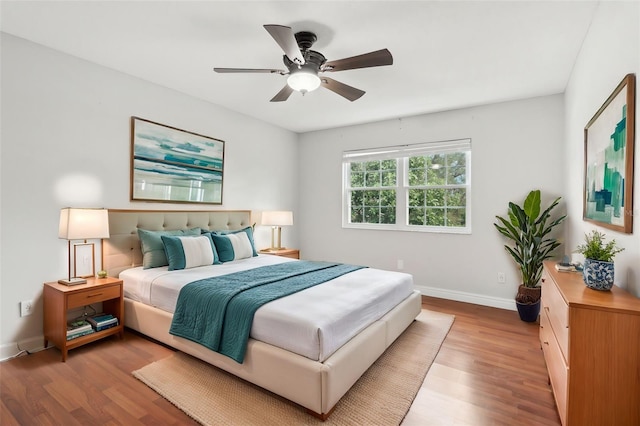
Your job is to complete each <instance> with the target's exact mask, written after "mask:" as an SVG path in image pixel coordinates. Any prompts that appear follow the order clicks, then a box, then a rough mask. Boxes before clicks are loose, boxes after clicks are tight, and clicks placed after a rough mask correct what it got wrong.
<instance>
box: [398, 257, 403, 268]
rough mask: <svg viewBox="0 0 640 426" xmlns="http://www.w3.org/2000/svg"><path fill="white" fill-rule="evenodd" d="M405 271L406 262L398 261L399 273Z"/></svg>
mask: <svg viewBox="0 0 640 426" xmlns="http://www.w3.org/2000/svg"><path fill="white" fill-rule="evenodd" d="M403 269H404V260H400V259H398V271H402V270H403Z"/></svg>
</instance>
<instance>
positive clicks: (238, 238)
mask: <svg viewBox="0 0 640 426" xmlns="http://www.w3.org/2000/svg"><path fill="white" fill-rule="evenodd" d="M209 235H211V239H212V240H213V245H214V246H215V247H216V251H217V252H218V257H219V259H220V261H221V262H230V261H232V260H238V259H246V258H248V257H253V256H254V254H253V253H254V249H253V246H252V244H251V241H250V240H249V236H248V234H247V233H245V232H235V233H229V234H216V233H211V234H209Z"/></svg>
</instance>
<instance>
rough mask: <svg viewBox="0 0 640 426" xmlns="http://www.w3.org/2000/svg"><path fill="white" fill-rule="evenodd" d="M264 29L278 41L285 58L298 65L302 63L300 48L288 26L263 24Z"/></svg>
mask: <svg viewBox="0 0 640 426" xmlns="http://www.w3.org/2000/svg"><path fill="white" fill-rule="evenodd" d="M264 29H265V30H267V31H268V32H269V34H271V37H273V39H274V40H275V41H276V43H278V46H280V48H281V49H282V50H283V51H284V54H285V55H287V58H289V59H290V60H291V61H292V62H296V63H298V64H300V65H302V64H304V62H305V61H304V57H303V56H302V53H301V52H300V48H298V42H297V41H296V36H295V35H294V34H293V30H292V29H291V28H290V27H285V26H284V25H264Z"/></svg>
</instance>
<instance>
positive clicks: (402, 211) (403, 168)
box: [396, 157, 409, 226]
mask: <svg viewBox="0 0 640 426" xmlns="http://www.w3.org/2000/svg"><path fill="white" fill-rule="evenodd" d="M408 164H409V160H408V159H407V157H403V158H399V159H398V163H397V180H396V224H397V225H400V226H406V225H407V223H408V221H407V210H408V207H409V202H408V199H409V198H408V195H407V191H408V190H409V189H408V185H407V179H408V177H407V176H408V173H407V167H408Z"/></svg>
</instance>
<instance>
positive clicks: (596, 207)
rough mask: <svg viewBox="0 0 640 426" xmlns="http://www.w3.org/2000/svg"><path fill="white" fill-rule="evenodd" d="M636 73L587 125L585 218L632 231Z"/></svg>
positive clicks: (613, 228)
mask: <svg viewBox="0 0 640 426" xmlns="http://www.w3.org/2000/svg"><path fill="white" fill-rule="evenodd" d="M635 115H636V112H635V75H634V74H627V75H626V76H625V77H624V78H623V79H622V81H621V82H620V84H618V86H617V87H616V89H615V90H614V91H613V93H612V94H611V95H610V96H609V98H607V100H606V101H605V102H604V104H603V105H602V106H601V107H600V109H599V110H598V111H597V112H596V113H595V115H594V116H593V118H591V120H589V122H588V123H587V125H586V126H585V128H584V188H583V220H585V221H587V222H592V223H594V224H596V225H599V226H602V227H604V228H608V229H611V230H614V231H619V232H623V233H626V234H631V233H632V232H633V179H634V176H633V163H634V158H633V157H634V140H635Z"/></svg>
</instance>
